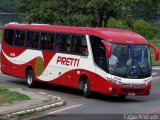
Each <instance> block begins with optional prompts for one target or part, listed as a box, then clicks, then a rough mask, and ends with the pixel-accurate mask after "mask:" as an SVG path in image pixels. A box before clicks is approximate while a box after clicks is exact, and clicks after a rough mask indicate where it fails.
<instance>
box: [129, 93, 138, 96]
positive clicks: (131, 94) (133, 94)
mask: <svg viewBox="0 0 160 120" xmlns="http://www.w3.org/2000/svg"><path fill="white" fill-rule="evenodd" d="M128 95H129V96H135V95H136V94H135V93H128Z"/></svg>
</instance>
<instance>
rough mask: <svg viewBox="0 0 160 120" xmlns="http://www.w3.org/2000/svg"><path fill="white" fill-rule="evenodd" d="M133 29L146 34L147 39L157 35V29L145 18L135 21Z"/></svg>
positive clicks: (143, 34)
mask: <svg viewBox="0 0 160 120" xmlns="http://www.w3.org/2000/svg"><path fill="white" fill-rule="evenodd" d="M133 31H134V32H136V33H138V34H140V35H142V36H144V37H145V38H147V39H153V38H154V37H156V33H157V32H156V31H157V29H156V28H154V27H153V26H152V25H151V24H150V23H147V22H145V21H144V20H137V21H135V22H134V23H133Z"/></svg>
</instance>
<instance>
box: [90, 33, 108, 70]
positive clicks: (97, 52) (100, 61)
mask: <svg viewBox="0 0 160 120" xmlns="http://www.w3.org/2000/svg"><path fill="white" fill-rule="evenodd" d="M90 41H91V46H92V52H93V57H94V62H95V63H96V64H97V65H98V66H99V67H100V68H101V69H103V70H105V71H106V68H107V60H106V53H105V46H104V45H103V44H102V42H101V38H98V37H94V36H91V37H90Z"/></svg>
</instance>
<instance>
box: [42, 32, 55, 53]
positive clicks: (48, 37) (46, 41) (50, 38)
mask: <svg viewBox="0 0 160 120" xmlns="http://www.w3.org/2000/svg"><path fill="white" fill-rule="evenodd" d="M53 43H54V34H50V33H41V38H40V48H41V49H45V50H53Z"/></svg>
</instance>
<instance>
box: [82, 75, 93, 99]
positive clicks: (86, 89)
mask: <svg viewBox="0 0 160 120" xmlns="http://www.w3.org/2000/svg"><path fill="white" fill-rule="evenodd" d="M83 95H84V97H85V98H89V97H91V91H90V86H89V81H88V79H87V78H85V80H84V81H83Z"/></svg>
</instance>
